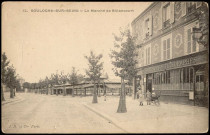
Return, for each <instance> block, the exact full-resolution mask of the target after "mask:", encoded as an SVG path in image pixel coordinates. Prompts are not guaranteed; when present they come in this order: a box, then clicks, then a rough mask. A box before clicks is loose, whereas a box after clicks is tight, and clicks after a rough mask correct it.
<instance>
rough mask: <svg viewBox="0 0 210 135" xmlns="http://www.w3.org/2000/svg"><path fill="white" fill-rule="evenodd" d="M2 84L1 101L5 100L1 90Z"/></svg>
mask: <svg viewBox="0 0 210 135" xmlns="http://www.w3.org/2000/svg"><path fill="white" fill-rule="evenodd" d="M2 85H3V84H2ZM2 85H1V101H5V98H4V90H3V87H2Z"/></svg>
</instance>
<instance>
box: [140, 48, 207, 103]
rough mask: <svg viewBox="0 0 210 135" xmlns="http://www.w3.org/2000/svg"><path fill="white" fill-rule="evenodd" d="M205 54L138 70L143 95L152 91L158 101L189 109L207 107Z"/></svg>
mask: <svg viewBox="0 0 210 135" xmlns="http://www.w3.org/2000/svg"><path fill="white" fill-rule="evenodd" d="M207 62H208V60H207V57H206V53H204V52H199V53H195V54H191V55H187V56H183V57H180V58H176V59H172V60H169V61H165V62H160V63H157V64H153V65H149V66H145V67H141V68H139V69H138V71H139V73H141V74H138V76H141V78H142V79H141V81H140V82H141V83H140V84H142V86H143V87H142V88H143V90H144V93H146V92H147V91H150V92H152V91H154V92H155V93H156V94H158V95H160V100H161V101H165V102H175V103H181V104H191V105H202V106H203V105H206V104H207V103H206V101H207V99H208V75H206V74H208V70H206V67H207Z"/></svg>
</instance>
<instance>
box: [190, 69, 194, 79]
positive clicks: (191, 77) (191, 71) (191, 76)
mask: <svg viewBox="0 0 210 135" xmlns="http://www.w3.org/2000/svg"><path fill="white" fill-rule="evenodd" d="M193 76H194V73H193V68H190V83H193V78H194V77H193Z"/></svg>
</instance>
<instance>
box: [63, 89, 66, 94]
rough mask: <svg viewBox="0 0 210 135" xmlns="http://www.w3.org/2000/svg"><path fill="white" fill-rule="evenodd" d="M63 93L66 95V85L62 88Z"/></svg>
mask: <svg viewBox="0 0 210 135" xmlns="http://www.w3.org/2000/svg"><path fill="white" fill-rule="evenodd" d="M63 95H64V96H66V87H64V88H63Z"/></svg>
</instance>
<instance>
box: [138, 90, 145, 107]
mask: <svg viewBox="0 0 210 135" xmlns="http://www.w3.org/2000/svg"><path fill="white" fill-rule="evenodd" d="M138 93H139V105H140V106H143V101H144V97H143V93H142V90H139V91H138Z"/></svg>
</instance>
